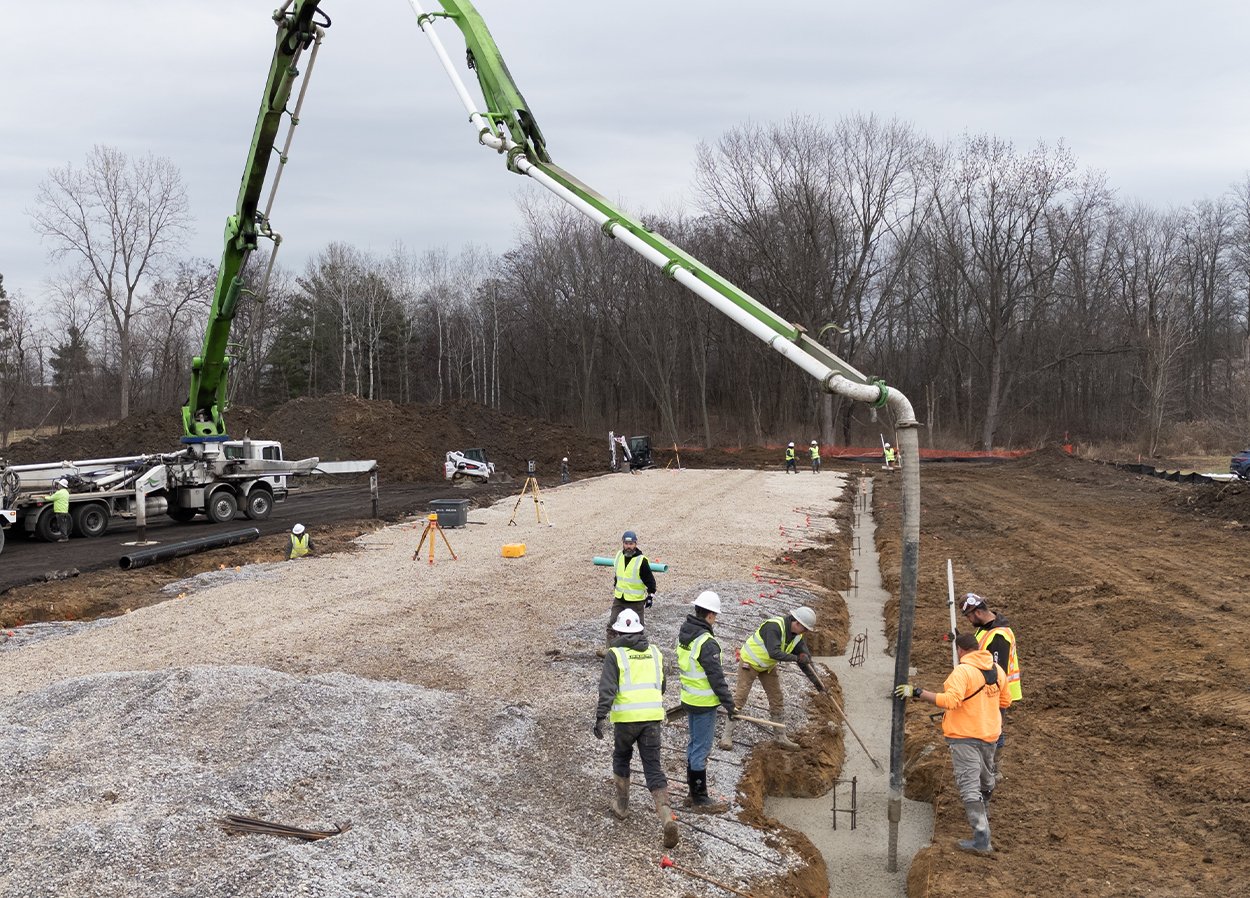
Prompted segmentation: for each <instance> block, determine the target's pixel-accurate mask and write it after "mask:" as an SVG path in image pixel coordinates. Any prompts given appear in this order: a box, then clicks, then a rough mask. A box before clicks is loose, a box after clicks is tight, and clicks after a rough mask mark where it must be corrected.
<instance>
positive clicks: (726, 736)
mask: <svg viewBox="0 0 1250 898" xmlns="http://www.w3.org/2000/svg"><path fill="white" fill-rule="evenodd" d="M733 734H734V722H733V721H732V720H726V721H725V728H724V729H723V730H721V731H720V742H718V743H717V747H718V748H719V749H720V750H721V751H733V749H734V739H733Z"/></svg>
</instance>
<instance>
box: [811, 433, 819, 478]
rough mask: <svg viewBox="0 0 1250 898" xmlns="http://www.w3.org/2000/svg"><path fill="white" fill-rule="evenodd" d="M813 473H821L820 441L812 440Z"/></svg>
mask: <svg viewBox="0 0 1250 898" xmlns="http://www.w3.org/2000/svg"><path fill="white" fill-rule="evenodd" d="M812 473H813V474H819V473H820V443H818V442H816V441H815V440H812Z"/></svg>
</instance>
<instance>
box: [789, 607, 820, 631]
mask: <svg viewBox="0 0 1250 898" xmlns="http://www.w3.org/2000/svg"><path fill="white" fill-rule="evenodd" d="M790 616H791V617H792V618H794V619H795V620H796V621H798V622H799V623H800V624H801V625H802V627H803V629H804V630H815V629H816V612H815V611H813V610H812V609H810V608H808V607H807V606H806V605H800V606H799V607H798V608H795V609H794V610H793V611H791V612H790Z"/></svg>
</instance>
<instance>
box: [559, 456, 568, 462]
mask: <svg viewBox="0 0 1250 898" xmlns="http://www.w3.org/2000/svg"><path fill="white" fill-rule="evenodd" d="M568 460H569V457H568V456H567V455H566V456H564V458H562V459H560V461H568Z"/></svg>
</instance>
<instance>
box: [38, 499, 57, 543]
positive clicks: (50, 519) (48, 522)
mask: <svg viewBox="0 0 1250 898" xmlns="http://www.w3.org/2000/svg"><path fill="white" fill-rule="evenodd" d="M55 528H56V515H55V514H53V512H52V506H51V505H49V506H47V507H46V508H45V509H44V510H43V511H42V512H40V514H39V517H38V519H37V520H36V521H35V538H36V539H41V540H43V541H44V542H45V543H54V542H56V541H57V540H58V539H59V538H60V534H58V533H57V532H56V529H55Z"/></svg>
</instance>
